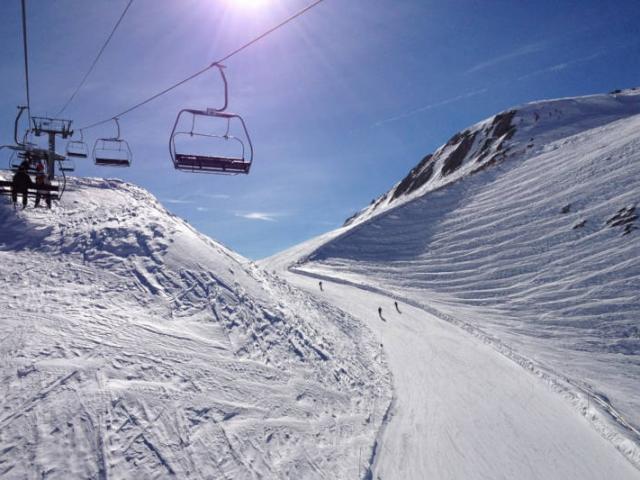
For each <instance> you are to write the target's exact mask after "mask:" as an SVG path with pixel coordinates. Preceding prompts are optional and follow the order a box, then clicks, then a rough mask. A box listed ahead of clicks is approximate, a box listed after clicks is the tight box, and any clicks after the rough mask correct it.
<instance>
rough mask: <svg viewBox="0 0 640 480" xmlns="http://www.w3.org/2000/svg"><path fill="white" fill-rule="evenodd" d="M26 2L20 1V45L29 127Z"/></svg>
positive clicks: (24, 0)
mask: <svg viewBox="0 0 640 480" xmlns="http://www.w3.org/2000/svg"><path fill="white" fill-rule="evenodd" d="M25 2H26V0H21V5H22V45H23V50H24V79H25V86H26V90H27V114H28V117H29V127H31V94H30V92H29V50H28V48H27V45H28V43H27V7H26V4H25Z"/></svg>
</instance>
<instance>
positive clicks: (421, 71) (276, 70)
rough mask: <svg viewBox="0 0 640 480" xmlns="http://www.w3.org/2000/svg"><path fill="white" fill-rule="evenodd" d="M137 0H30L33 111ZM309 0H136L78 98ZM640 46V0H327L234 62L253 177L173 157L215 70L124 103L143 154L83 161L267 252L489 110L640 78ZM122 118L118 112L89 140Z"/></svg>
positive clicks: (15, 57)
mask: <svg viewBox="0 0 640 480" xmlns="http://www.w3.org/2000/svg"><path fill="white" fill-rule="evenodd" d="M126 3H127V0H92V1H86V0H57V1H55V2H51V1H49V0H28V1H27V4H28V12H29V17H28V22H29V25H28V28H29V36H30V38H29V41H30V52H29V54H30V69H31V96H32V110H33V113H34V114H36V115H38V114H49V115H52V114H54V113H56V112H57V111H58V109H59V108H60V107H61V106H62V105H63V104H64V103H65V101H66V99H67V98H68V96H69V95H70V94H71V93H72V92H73V90H74V88H75V87H76V85H77V83H78V82H79V80H80V78H81V77H82V75H83V74H84V72H85V71H86V69H87V68H88V66H89V65H90V63H91V61H92V60H93V58H94V56H95V54H96V53H97V51H98V49H99V48H100V46H101V45H102V43H103V41H104V39H105V38H106V36H107V35H108V34H109V32H110V31H111V28H112V27H113V24H114V23H115V21H116V20H117V18H118V17H119V15H120V13H121V12H122V10H123V8H124V7H125V5H126ZM307 3H309V2H308V1H302V0H134V2H133V5H132V6H131V9H130V10H129V12H128V14H127V16H126V17H125V19H124V21H123V23H122V24H121V26H120V28H119V30H118V31H117V33H116V35H115V36H114V38H113V40H112V42H111V44H110V46H109V48H108V49H107V51H106V52H105V54H104V56H103V57H102V59H101V61H100V63H99V64H98V65H97V67H96V69H95V71H94V72H93V74H92V75H91V76H90V77H89V79H88V81H87V83H86V85H85V87H84V88H83V89H82V90H81V91H80V93H79V94H78V96H77V97H76V99H75V100H74V102H73V103H72V104H71V105H70V107H69V108H68V109H67V111H66V112H65V115H66V116H67V117H69V118H72V119H73V120H74V125H75V126H82V125H86V124H89V123H92V122H94V121H96V120H101V119H103V118H109V117H111V116H112V115H114V114H115V113H117V112H119V111H122V110H124V109H125V108H127V107H129V106H130V105H132V104H134V103H136V102H138V101H139V100H142V99H144V98H146V97H147V96H149V95H151V94H153V93H155V92H157V91H159V90H162V89H163V88H165V87H166V86H168V85H170V84H172V83H174V82H176V81H178V80H181V79H182V78H183V77H185V76H187V75H189V74H190V73H192V72H194V71H196V70H198V69H200V68H202V67H203V66H205V65H207V64H208V63H210V62H211V61H213V60H216V59H218V58H220V57H222V56H223V55H225V54H226V53H228V52H229V51H231V50H233V49H234V48H235V47H237V46H239V45H241V44H243V43H244V42H245V41H247V40H249V39H251V38H252V37H254V36H256V35H257V34H259V33H261V32H262V31H263V30H266V29H267V28H269V27H270V26H272V25H273V24H275V23H277V22H279V21H280V20H282V19H283V18H285V17H286V16H288V15H289V14H291V13H292V12H294V11H296V10H298V9H300V8H302V7H303V6H304V5H306V4H307ZM19 7H20V2H19V0H10V1H9V0H7V1H4V2H1V4H0V18H1V19H2V23H3V25H2V29H1V30H0V55H1V58H2V59H3V61H2V63H1V64H0V75H1V76H0V79H1V80H0V89H1V90H0V91H1V95H0V113H1V117H0V118H2V119H4V121H3V122H1V123H0V142H1V143H9V142H11V139H12V129H13V119H14V116H15V107H16V105H18V104H21V103H24V102H25V93H24V78H23V68H22V48H21V46H22V43H21V41H22V40H21V33H20V28H19V27H20V23H19V22H20V9H19ZM639 53H640V2H638V1H637V0H636V1H624V0H620V1H616V2H611V1H590V0H581V1H558V0H556V1H546V0H537V1H535V2H528V1H513V0H509V1H500V0H494V1H491V0H486V1H477V0H476V1H471V0H454V1H446V2H443V1H430V0H419V1H411V0H325V1H324V3H322V4H320V5H319V6H318V7H316V8H315V9H313V10H311V11H310V12H309V13H307V14H306V15H305V16H303V17H301V18H300V19H298V20H296V21H295V22H294V23H291V24H289V25H287V26H286V27H284V28H283V29H281V30H279V31H278V32H276V33H274V34H273V35H271V36H269V37H267V38H266V39H264V40H263V41H262V42H260V43H258V44H256V45H254V46H252V47H251V48H250V49H248V50H246V51H244V52H243V53H241V54H240V55H238V56H236V57H234V58H232V59H231V60H229V61H228V62H227V67H228V68H227V76H228V79H229V83H230V106H229V110H230V111H234V112H237V113H240V114H241V115H242V116H243V117H244V119H245V120H246V122H247V125H248V127H249V129H250V132H251V136H252V139H253V143H254V145H255V151H256V154H255V163H254V166H253V168H252V172H251V174H250V175H249V176H237V177H225V176H213V175H197V174H188V173H183V172H177V171H175V170H174V169H173V166H172V164H171V161H170V159H169V156H168V138H169V133H170V131H171V127H172V125H173V121H174V120H175V117H176V114H177V112H178V110H179V109H181V108H185V107H190V108H205V107H207V106H216V105H218V104H219V103H220V99H221V95H222V89H221V85H220V83H219V80H218V78H217V76H216V75H217V74H216V72H214V71H212V72H210V73H208V74H205V75H203V76H201V77H199V78H198V79H196V80H194V81H193V82H191V83H189V84H187V85H185V86H183V87H181V88H179V89H177V90H175V91H174V92H172V93H171V94H169V95H167V96H165V97H162V98H161V99H159V100H157V101H155V102H153V103H151V104H149V105H147V106H145V107H143V108H141V109H139V110H137V111H135V112H133V113H131V114H130V115H127V116H125V117H124V118H122V120H121V125H122V136H123V138H125V139H127V140H128V141H129V143H130V144H131V148H132V150H133V152H134V164H133V166H132V167H131V168H130V169H127V170H122V169H113V168H112V169H108V168H99V167H95V166H93V165H92V164H91V162H90V161H85V162H80V161H79V162H77V163H78V169H77V173H78V174H79V175H82V176H106V177H118V178H123V179H125V180H127V181H131V182H134V183H137V184H140V185H142V186H143V187H145V188H148V189H149V190H150V191H151V192H153V193H154V194H155V195H156V196H157V197H158V198H159V199H160V200H161V201H162V202H163V203H164V204H165V205H166V206H167V207H168V208H169V209H170V210H172V211H173V212H175V213H176V214H178V215H180V216H181V217H183V218H185V219H187V220H188V221H189V222H190V223H191V224H192V225H194V226H195V227H196V228H198V229H199V230H201V231H203V232H204V233H206V234H207V235H210V236H211V237H213V238H215V239H217V240H219V241H221V242H222V243H224V244H225V245H227V246H229V247H231V248H233V249H234V250H236V251H238V252H240V253H241V254H243V255H246V256H248V257H250V258H261V257H264V256H267V255H270V254H272V253H275V252H277V251H279V250H282V249H284V248H286V247H288V246H291V245H293V244H295V243H298V242H300V241H303V240H305V239H307V238H310V237H312V236H315V235H318V234H320V233H323V232H325V231H327V230H329V229H332V228H335V227H337V226H339V225H341V224H342V222H343V221H344V219H345V218H347V217H348V216H350V215H351V214H352V213H354V212H355V211H357V210H359V209H360V208H362V207H364V206H365V205H367V204H368V203H369V202H370V201H371V199H373V198H375V197H377V196H379V195H380V194H382V193H383V192H385V191H386V190H387V189H388V188H389V187H391V186H392V185H393V184H394V183H396V182H397V181H398V180H400V179H401V178H402V177H403V176H404V175H405V174H406V173H407V172H408V171H409V170H410V169H411V168H412V167H413V166H414V165H415V164H416V163H418V162H419V161H420V159H421V158H422V157H423V156H424V155H425V154H427V153H429V152H432V151H433V150H435V149H436V148H437V147H438V146H440V145H441V144H442V143H444V142H445V141H446V140H447V139H448V138H449V137H450V136H451V135H452V134H453V133H455V132H457V131H459V130H461V129H463V128H465V127H467V126H469V125H470V124H472V123H475V122H477V121H479V120H481V119H483V118H485V117H487V116H490V115H493V114H495V113H497V112H498V111H501V110H504V109H506V108H509V107H511V106H514V105H518V104H521V103H525V102H529V101H533V100H538V99H543V98H553V97H563V96H574V95H585V94H592V93H601V92H607V91H610V90H613V89H615V88H625V87H631V86H638V85H640V80H639V77H638V74H639V73H640V67H639V66H638V63H637V59H638V55H639ZM113 134H114V129H113V126H112V125H105V126H103V127H101V128H97V129H95V130H91V131H88V132H86V139H87V140H89V141H91V142H93V141H94V140H95V139H96V138H98V137H101V136H107V137H108V136H112V135H113ZM62 149H63V145H60V150H62ZM0 161H1V162H2V165H1V166H2V167H3V168H4V165H6V164H7V158H6V157H3V158H2V159H1V160H0Z"/></svg>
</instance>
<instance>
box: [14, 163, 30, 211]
mask: <svg viewBox="0 0 640 480" xmlns="http://www.w3.org/2000/svg"><path fill="white" fill-rule="evenodd" d="M25 162H26V161H25ZM25 162H22V164H21V165H20V167H19V168H18V171H17V172H16V174H15V175H14V176H13V180H12V182H11V201H12V202H13V208H16V204H17V203H18V194H22V208H23V209H25V208H27V193H28V190H29V187H30V186H31V185H32V184H33V182H32V181H31V177H30V176H29V174H28V173H27V165H28V163H25Z"/></svg>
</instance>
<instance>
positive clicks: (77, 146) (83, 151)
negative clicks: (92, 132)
mask: <svg viewBox="0 0 640 480" xmlns="http://www.w3.org/2000/svg"><path fill="white" fill-rule="evenodd" d="M88 156H89V149H88V148H87V144H86V143H85V142H84V135H83V134H82V130H80V140H69V141H68V142H67V157H73V158H87V157H88Z"/></svg>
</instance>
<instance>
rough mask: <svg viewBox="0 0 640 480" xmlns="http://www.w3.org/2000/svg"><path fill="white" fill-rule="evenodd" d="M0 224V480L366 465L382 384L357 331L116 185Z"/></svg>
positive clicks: (330, 473) (1, 212)
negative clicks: (359, 453)
mask: <svg viewBox="0 0 640 480" xmlns="http://www.w3.org/2000/svg"><path fill="white" fill-rule="evenodd" d="M0 225H2V228H1V229H0V265H2V266H1V268H0V288H1V289H2V293H1V294H0V358H2V363H1V365H0V374H1V376H0V392H1V395H0V477H2V478H9V479H12V478H16V479H22V478H36V477H38V478H40V477H42V478H44V477H47V478H137V479H144V478H166V477H167V476H171V475H174V476H176V477H177V478H233V479H244V478H246V479H254V478H282V479H284V478H328V477H331V478H346V477H347V473H345V472H352V471H353V469H354V462H355V460H354V458H357V457H356V456H354V455H355V452H356V451H358V452H360V451H361V452H362V457H361V458H362V465H361V469H362V471H365V470H366V468H367V462H368V461H369V459H370V458H371V455H372V451H373V450H372V449H373V445H374V441H375V437H376V435H377V430H378V428H379V427H380V425H381V422H382V418H383V415H384V412H385V409H386V408H387V406H388V404H389V402H390V398H391V387H390V377H389V374H388V371H387V369H386V366H385V363H384V360H383V358H382V356H381V353H380V348H379V345H378V344H377V343H376V342H375V340H374V339H373V337H372V335H371V334H370V333H369V332H368V330H366V329H364V328H363V326H362V325H361V324H360V323H359V322H357V321H355V320H353V319H352V318H351V317H349V316H347V315H345V314H344V313H342V312H340V311H338V310H336V309H334V308H332V307H330V306H327V305H322V304H319V303H318V302H316V301H314V300H313V299H311V298H310V297H309V296H307V295H305V294H303V293H301V292H299V291H297V290H294V289H292V287H290V286H289V285H287V284H286V283H284V282H283V281H281V280H280V279H278V278H277V277H274V276H271V275H268V274H266V273H264V272H263V271H261V270H259V269H257V268H255V267H254V266H252V265H250V264H249V262H247V261H246V260H245V259H243V258H242V257H240V256H239V255H237V254H235V253H233V252H231V251H229V250H228V249H226V248H225V247H223V246H222V245H220V244H218V243H216V242H214V241H212V240H210V239H208V238H206V237H204V236H202V235H200V234H198V233H197V232H195V231H194V230H193V229H192V228H191V227H190V226H189V225H187V224H186V223H185V222H183V221H182V220H180V219H178V218H176V217H175V216H173V215H171V214H170V213H169V212H167V211H166V210H165V209H164V208H162V206H161V205H160V204H159V203H158V202H157V201H156V200H155V199H154V198H153V197H152V196H151V195H149V194H148V193H147V192H145V191H144V190H142V189H140V188H137V187H134V186H132V185H129V184H126V183H122V182H119V181H115V180H77V179H72V180H71V181H70V185H69V186H68V190H67V192H66V193H65V195H64V197H63V200H62V202H61V203H60V205H59V206H55V207H54V209H53V210H52V211H47V210H45V209H39V210H35V209H33V208H29V209H27V210H25V211H22V210H18V211H17V212H14V211H13V208H12V207H11V206H9V205H8V204H6V203H4V201H3V203H1V204H0Z"/></svg>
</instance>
